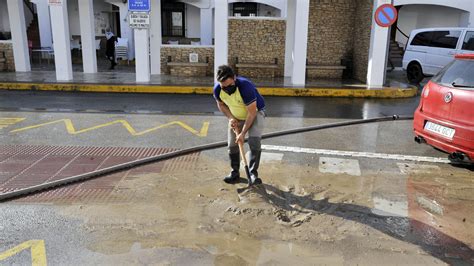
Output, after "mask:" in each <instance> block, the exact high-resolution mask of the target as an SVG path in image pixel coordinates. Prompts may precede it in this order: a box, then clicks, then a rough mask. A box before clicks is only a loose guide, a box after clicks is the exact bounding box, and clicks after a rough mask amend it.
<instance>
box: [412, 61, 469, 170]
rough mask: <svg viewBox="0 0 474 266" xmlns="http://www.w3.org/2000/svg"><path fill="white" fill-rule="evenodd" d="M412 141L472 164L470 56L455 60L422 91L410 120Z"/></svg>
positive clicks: (452, 158) (458, 161)
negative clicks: (411, 120) (412, 118)
mask: <svg viewBox="0 0 474 266" xmlns="http://www.w3.org/2000/svg"><path fill="white" fill-rule="evenodd" d="M413 128H414V133H415V141H416V142H418V143H428V144H429V145H431V146H433V147H435V148H437V149H440V150H442V151H445V152H447V153H449V159H450V160H451V161H452V162H455V163H474V53H473V54H463V55H456V56H455V60H454V61H453V62H451V63H450V64H448V65H447V66H446V67H445V68H444V69H443V70H441V71H440V72H439V73H438V74H437V75H435V76H434V77H433V78H432V79H431V80H430V82H428V84H426V86H425V87H424V88H423V92H422V94H421V99H420V104H419V106H418V108H417V109H416V111H415V118H414V121H413Z"/></svg>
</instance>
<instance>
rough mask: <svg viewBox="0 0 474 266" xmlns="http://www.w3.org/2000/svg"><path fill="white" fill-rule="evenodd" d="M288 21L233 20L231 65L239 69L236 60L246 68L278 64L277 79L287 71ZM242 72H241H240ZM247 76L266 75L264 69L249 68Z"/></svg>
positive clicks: (231, 23) (231, 24) (230, 24)
mask: <svg viewBox="0 0 474 266" xmlns="http://www.w3.org/2000/svg"><path fill="white" fill-rule="evenodd" d="M285 32H286V21H285V20H282V19H268V18H267V19H263V18H229V48H228V49H229V55H228V56H229V59H228V62H229V65H231V66H232V67H234V68H235V64H236V59H235V58H236V57H237V58H238V63H242V64H249V63H250V64H275V58H276V64H277V65H278V68H277V69H276V70H275V76H283V74H284V69H285ZM236 70H237V72H239V70H238V69H236ZM243 71H244V73H241V74H245V75H246V76H251V77H252V76H253V77H258V76H260V75H266V72H262V69H251V68H247V69H245V70H243Z"/></svg>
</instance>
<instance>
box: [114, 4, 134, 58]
mask: <svg viewBox="0 0 474 266" xmlns="http://www.w3.org/2000/svg"><path fill="white" fill-rule="evenodd" d="M114 5H116V6H118V7H119V11H120V31H121V32H120V35H122V38H126V39H128V58H129V59H130V60H133V59H134V58H135V45H134V43H135V42H134V39H133V29H132V28H130V27H129V26H128V4H123V3H114Z"/></svg>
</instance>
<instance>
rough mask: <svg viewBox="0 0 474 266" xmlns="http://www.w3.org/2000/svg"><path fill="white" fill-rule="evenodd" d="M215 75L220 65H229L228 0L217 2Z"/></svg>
mask: <svg viewBox="0 0 474 266" xmlns="http://www.w3.org/2000/svg"><path fill="white" fill-rule="evenodd" d="M214 24H215V30H214V36H216V38H214V42H215V44H214V77H215V76H216V74H217V68H218V67H219V66H220V65H227V57H228V45H229V43H228V39H229V28H228V25H229V4H228V3H227V0H220V1H216V2H215V22H214Z"/></svg>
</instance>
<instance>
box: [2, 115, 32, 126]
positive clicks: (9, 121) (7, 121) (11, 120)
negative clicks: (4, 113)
mask: <svg viewBox="0 0 474 266" xmlns="http://www.w3.org/2000/svg"><path fill="white" fill-rule="evenodd" d="M25 119H26V118H23V117H0V129H2V128H6V127H8V126H11V125H14V124H16V123H19V122H21V121H23V120H25Z"/></svg>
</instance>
